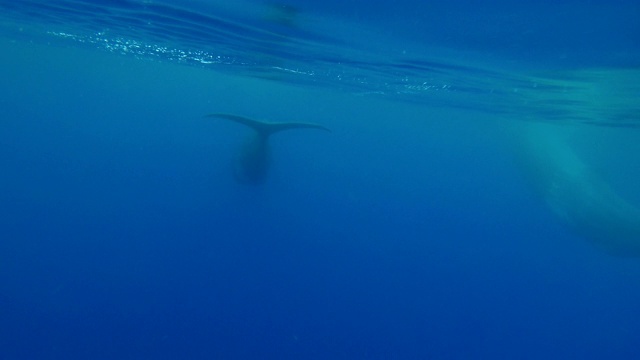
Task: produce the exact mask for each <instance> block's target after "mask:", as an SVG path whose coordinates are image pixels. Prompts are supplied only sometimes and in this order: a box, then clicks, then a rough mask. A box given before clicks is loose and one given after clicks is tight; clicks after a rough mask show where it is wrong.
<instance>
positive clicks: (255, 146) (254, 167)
mask: <svg viewBox="0 0 640 360" xmlns="http://www.w3.org/2000/svg"><path fill="white" fill-rule="evenodd" d="M206 117H212V118H221V119H227V120H231V121H234V122H237V123H240V124H244V125H246V126H248V127H250V128H252V129H253V130H254V134H253V136H252V137H250V138H249V141H247V143H246V144H245V145H244V147H243V148H242V150H241V151H240V153H239V154H238V156H237V158H236V160H235V161H234V164H233V174H234V176H235V178H236V180H237V181H238V182H241V183H245V184H259V183H262V182H264V180H265V179H266V176H267V171H268V169H269V137H270V136H271V135H272V134H274V133H277V132H280V131H283V130H290V129H319V130H325V131H329V132H330V131H331V130H329V129H327V128H326V127H324V126H321V125H316V124H309V123H293V122H289V123H271V122H265V121H258V120H253V119H249V118H245V117H242V116H237V115H230V114H208V115H206Z"/></svg>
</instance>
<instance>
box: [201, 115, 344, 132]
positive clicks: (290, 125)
mask: <svg viewBox="0 0 640 360" xmlns="http://www.w3.org/2000/svg"><path fill="white" fill-rule="evenodd" d="M205 116H206V117H211V118H221V119H227V120H231V121H234V122H237V123H240V124H243V125H246V126H248V127H250V128H252V129H253V130H255V131H256V132H257V133H258V134H259V135H261V136H265V137H268V136H269V135H271V134H273V133H276V132H279V131H283V130H289V129H318V130H325V131H329V132H331V130H329V129H328V128H326V127H324V126H322V125H317V124H311V123H297V122H287V123H271V122H266V121H259V120H254V119H249V118H246V117H242V116H237V115H231V114H218V113H216V114H208V115H205Z"/></svg>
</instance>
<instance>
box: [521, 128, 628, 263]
mask: <svg viewBox="0 0 640 360" xmlns="http://www.w3.org/2000/svg"><path fill="white" fill-rule="evenodd" d="M521 126H522V127H521V128H520V129H519V130H520V132H519V134H520V136H519V138H518V139H517V146H518V147H520V149H519V153H520V160H519V161H520V163H521V164H522V165H523V166H522V168H523V169H525V172H526V174H528V176H527V178H529V180H530V182H531V184H532V185H533V187H534V188H535V189H536V191H537V192H538V194H539V195H541V196H542V198H543V199H544V201H545V202H546V204H547V205H548V207H549V208H550V209H551V210H552V212H553V213H554V214H555V215H556V216H557V217H558V218H560V219H561V220H562V222H564V223H565V224H566V225H568V226H569V227H570V228H571V229H573V231H574V232H575V233H576V234H578V235H579V236H580V237H582V238H584V239H587V240H588V241H590V242H591V243H593V244H594V245H596V246H597V247H598V248H600V249H603V250H604V251H605V252H607V253H609V254H612V255H616V256H622V257H638V256H640V208H639V207H638V206H637V205H636V204H634V203H632V202H630V201H629V200H628V199H626V198H625V197H624V196H622V195H621V194H620V193H619V191H617V189H615V188H613V187H612V186H611V185H610V184H609V183H607V182H606V181H605V180H604V179H603V178H602V177H601V176H599V175H598V172H597V171H594V169H593V168H592V167H591V166H590V165H589V163H588V162H587V161H585V159H584V156H580V154H579V153H578V152H576V150H575V148H574V147H572V146H571V144H570V143H569V142H568V140H567V138H566V137H565V136H563V134H562V132H561V131H559V130H560V129H559V128H558V127H559V125H554V124H548V123H535V122H531V123H522V124H521Z"/></svg>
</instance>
